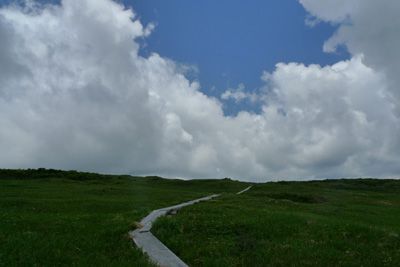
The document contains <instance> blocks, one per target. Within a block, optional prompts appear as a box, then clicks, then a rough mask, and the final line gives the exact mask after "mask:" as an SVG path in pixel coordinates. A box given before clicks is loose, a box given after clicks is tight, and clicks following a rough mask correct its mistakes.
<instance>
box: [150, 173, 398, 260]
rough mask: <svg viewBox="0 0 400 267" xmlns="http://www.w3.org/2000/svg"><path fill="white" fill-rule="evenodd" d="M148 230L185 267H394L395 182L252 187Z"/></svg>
mask: <svg viewBox="0 0 400 267" xmlns="http://www.w3.org/2000/svg"><path fill="white" fill-rule="evenodd" d="M152 232H153V233H154V234H155V235H156V236H157V237H158V238H159V239H160V240H161V241H163V242H164V243H165V244H166V245H167V246H168V247H169V248H171V249H172V250H173V251H174V252H175V253H176V254H177V255H178V256H180V257H181V258H182V259H183V260H184V261H185V262H187V263H188V264H189V265H190V266H399V264H400V237H399V235H400V181H394V180H373V179H368V180H335V181H320V182H281V183H267V184H259V185H256V186H254V187H253V188H252V189H251V190H250V191H247V192H246V193H244V194H242V195H235V194H224V195H223V196H222V197H220V198H218V199H216V200H213V201H211V202H204V203H201V204H198V205H195V206H190V207H187V208H185V209H183V210H181V211H180V212H179V213H178V215H176V216H173V217H163V218H160V219H159V220H158V221H157V222H156V224H155V226H154V227H153V230H152Z"/></svg>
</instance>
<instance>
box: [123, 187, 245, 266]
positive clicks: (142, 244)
mask: <svg viewBox="0 0 400 267" xmlns="http://www.w3.org/2000/svg"><path fill="white" fill-rule="evenodd" d="M251 187H252V186H249V187H247V188H246V189H244V190H242V191H240V192H238V193H237V194H242V193H244V192H246V191H248V190H249V189H250V188H251ZM219 196H220V195H219V194H218V195H217V194H215V195H211V196H207V197H203V198H199V199H195V200H191V201H188V202H184V203H181V204H178V205H175V206H171V207H166V208H162V209H158V210H153V211H152V212H150V214H149V215H147V216H146V217H144V218H143V219H142V220H141V221H140V226H141V227H140V228H138V229H136V230H134V231H131V232H129V236H130V237H131V239H132V240H133V241H134V242H135V244H136V246H138V247H139V248H140V249H142V250H143V252H144V253H146V254H147V255H148V256H149V258H150V260H151V261H152V262H153V263H155V264H157V265H158V266H161V267H188V265H187V264H186V263H184V262H183V261H182V260H181V259H180V258H179V257H178V256H176V255H175V254H174V253H173V252H172V251H171V250H170V249H169V248H167V247H166V246H165V245H164V244H163V243H162V242H161V241H160V240H158V239H157V237H155V236H154V235H153V234H152V233H151V232H150V230H151V227H152V225H153V223H154V222H155V220H157V219H158V218H159V217H161V216H165V215H167V214H175V213H176V212H177V211H178V210H179V209H181V208H183V207H186V206H190V205H193V204H196V203H198V202H201V201H207V200H211V199H213V198H216V197H219Z"/></svg>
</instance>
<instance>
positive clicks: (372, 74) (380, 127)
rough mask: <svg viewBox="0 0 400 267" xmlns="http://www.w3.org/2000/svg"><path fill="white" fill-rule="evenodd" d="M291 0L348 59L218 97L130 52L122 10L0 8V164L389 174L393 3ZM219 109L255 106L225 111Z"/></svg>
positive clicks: (193, 172) (397, 163)
mask: <svg viewBox="0 0 400 267" xmlns="http://www.w3.org/2000/svg"><path fill="white" fill-rule="evenodd" d="M299 3H300V4H301V5H303V7H304V8H305V9H306V10H307V12H309V16H308V17H307V18H304V19H305V23H307V24H309V25H310V27H311V26H313V25H314V24H316V23H320V22H326V23H331V24H334V25H336V26H337V27H338V28H337V31H336V32H335V33H334V34H333V35H332V36H331V37H330V38H329V39H328V40H326V42H325V44H324V46H323V49H324V51H325V52H326V53H335V51H336V50H337V49H338V48H341V47H344V48H346V49H347V50H348V52H349V53H350V55H351V58H350V59H349V60H343V61H338V62H337V63H335V64H332V65H327V66H324V67H321V66H320V65H317V64H311V65H305V64H302V63H301V62H290V63H285V62H277V64H276V68H275V70H274V71H272V72H267V71H265V72H264V73H263V75H262V76H261V77H260V79H261V80H262V82H263V86H262V87H261V88H260V90H258V92H257V93H254V92H248V91H246V90H245V85H239V86H238V87H237V88H227V89H226V91H225V92H224V93H223V94H222V95H221V96H220V97H219V98H216V97H212V96H209V95H206V94H205V93H203V92H202V91H200V88H201V84H200V83H199V82H198V81H196V80H193V79H190V78H189V76H190V75H188V71H190V66H189V67H188V66H186V65H183V64H180V63H179V62H175V61H174V60H173V59H167V58H163V57H162V56H160V55H159V54H157V53H152V54H151V55H149V56H144V55H141V53H140V45H141V41H142V40H144V39H146V38H148V36H149V35H151V34H152V32H153V31H156V30H157V28H154V25H153V24H148V25H143V24H142V23H141V21H140V20H139V19H138V17H137V14H135V12H134V10H133V9H130V8H127V7H125V6H124V5H123V4H121V3H117V2H114V1H112V0H63V1H61V4H59V5H57V4H39V3H37V2H34V1H26V2H25V3H24V4H21V3H19V4H16V3H15V4H10V5H5V6H2V7H1V8H0V151H1V152H0V168H37V167H46V168H56V169H77V170H82V171H96V172H105V173H129V174H138V175H152V174H155V175H161V176H167V177H184V178H206V177H213V178H217V177H233V178H236V179H240V180H247V181H268V180H275V179H280V180H285V179H310V178H335V177H336V178H339V177H381V178H386V177H396V176H398V175H399V174H400V88H399V85H400V75H399V74H400V73H399V71H400V52H399V51H398V47H400V34H399V32H398V29H399V27H400V17H399V16H398V11H399V10H400V2H399V1H396V0H383V1H374V0H340V1H338V0H335V1H333V0H326V1H320V0H299ZM333 6H334V7H333ZM133 8H134V7H133ZM383 14H384V15H383ZM199 71H200V72H201V69H200V70H199ZM228 100H233V101H234V102H241V101H249V102H250V103H255V102H257V104H258V105H260V106H261V111H260V112H258V113H254V112H249V111H246V110H242V111H240V112H239V113H238V114H237V115H235V116H227V115H225V114H224V112H223V108H222V107H223V104H224V101H228Z"/></svg>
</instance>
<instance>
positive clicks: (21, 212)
mask: <svg viewBox="0 0 400 267" xmlns="http://www.w3.org/2000/svg"><path fill="white" fill-rule="evenodd" d="M244 186H245V185H244V184H242V183H239V182H233V181H230V180H207V181H203V180H202V181H180V180H165V179H161V178H157V177H149V178H137V177H130V176H105V175H98V174H90V173H78V172H73V171H72V172H62V171H54V170H44V169H42V170H37V171H34V170H29V171H22V170H21V171H15V170H0V266H7V267H8V266H143V267H144V266H151V265H150V264H149V263H148V261H147V259H146V258H145V256H144V255H143V254H142V253H141V252H140V251H139V250H138V249H136V248H135V247H134V245H133V243H132V241H131V240H130V239H129V238H128V235H127V233H128V231H130V230H133V229H134V228H135V221H140V219H141V218H142V217H144V216H146V215H147V214H148V213H149V212H150V211H152V210H154V209H158V208H162V207H165V206H170V205H174V204H178V203H181V202H184V201H188V200H192V199H195V198H198V197H202V196H205V195H208V194H211V193H219V192H236V191H238V190H240V189H242V188H243V187H244Z"/></svg>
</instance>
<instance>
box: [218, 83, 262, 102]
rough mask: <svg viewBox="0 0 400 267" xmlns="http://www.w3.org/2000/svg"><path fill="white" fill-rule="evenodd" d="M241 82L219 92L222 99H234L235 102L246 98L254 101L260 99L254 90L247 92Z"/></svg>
mask: <svg viewBox="0 0 400 267" xmlns="http://www.w3.org/2000/svg"><path fill="white" fill-rule="evenodd" d="M245 89H246V87H245V86H244V84H243V83H240V84H239V85H238V87H237V88H235V89H227V90H226V91H225V92H223V93H222V94H221V99H222V100H230V99H232V100H234V101H235V102H236V103H240V102H242V101H245V100H248V101H250V102H251V103H255V102H257V101H259V100H260V96H259V95H258V94H256V93H254V92H247V91H246V90H245Z"/></svg>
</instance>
